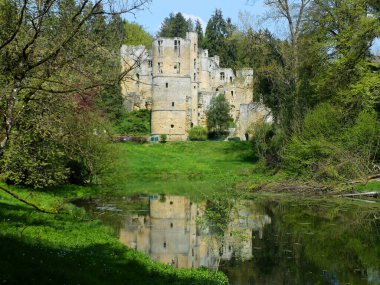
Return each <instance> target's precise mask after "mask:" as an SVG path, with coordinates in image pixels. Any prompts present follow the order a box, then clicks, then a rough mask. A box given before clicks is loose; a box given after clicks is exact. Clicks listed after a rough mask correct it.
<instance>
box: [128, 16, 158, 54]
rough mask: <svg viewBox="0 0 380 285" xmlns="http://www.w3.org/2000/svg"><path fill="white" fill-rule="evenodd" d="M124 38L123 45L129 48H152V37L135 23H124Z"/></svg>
mask: <svg viewBox="0 0 380 285" xmlns="http://www.w3.org/2000/svg"><path fill="white" fill-rule="evenodd" d="M124 29H125V36H124V41H123V43H124V44H126V45H130V46H138V45H143V46H145V47H146V48H147V49H150V48H151V47H152V41H153V37H152V36H151V35H150V34H149V33H148V32H146V31H145V30H144V28H143V27H142V26H140V25H138V24H135V23H129V22H128V21H125V22H124Z"/></svg>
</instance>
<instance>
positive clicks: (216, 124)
mask: <svg viewBox="0 0 380 285" xmlns="http://www.w3.org/2000/svg"><path fill="white" fill-rule="evenodd" d="M206 116H207V129H208V130H209V131H215V132H217V133H222V132H224V131H226V130H227V129H228V126H229V124H230V122H231V121H232V117H231V115H230V104H229V103H228V101H227V100H226V98H225V97H224V95H223V94H219V95H218V96H216V97H213V98H212V99H211V102H210V106H209V107H208V109H207V111H206Z"/></svg>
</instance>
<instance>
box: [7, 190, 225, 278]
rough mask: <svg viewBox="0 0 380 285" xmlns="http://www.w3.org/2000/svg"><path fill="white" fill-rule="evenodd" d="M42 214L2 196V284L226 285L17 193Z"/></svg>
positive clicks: (39, 196) (68, 208) (42, 198)
mask: <svg viewBox="0 0 380 285" xmlns="http://www.w3.org/2000/svg"><path fill="white" fill-rule="evenodd" d="M13 190H14V191H17V193H18V194H19V195H20V196H23V197H27V198H28V199H30V200H31V201H33V202H34V203H38V204H39V205H40V206H43V207H44V208H46V209H50V208H60V209H61V211H63V212H64V213H63V214H43V213H40V212H37V211H35V210H33V209H32V208H31V207H29V206H26V205H24V204H22V203H20V202H18V201H17V200H15V199H13V198H11V197H10V196H9V195H8V194H5V193H4V192H0V257H1V258H0V282H1V283H2V284H226V283H227V280H226V278H225V276H224V275H223V274H221V273H214V272H211V271H207V270H184V269H174V268H172V267H170V266H166V265H163V264H160V263H158V262H155V261H152V260H150V259H149V258H148V257H147V256H146V255H144V254H142V253H139V252H136V251H134V250H130V249H128V248H127V247H126V246H124V245H122V244H121V243H120V242H119V241H118V240H117V237H116V236H114V234H113V232H112V231H111V230H110V229H109V228H107V227H105V226H103V225H102V224H101V223H100V222H99V221H96V220H94V221H93V220H91V217H89V216H88V215H87V214H86V213H84V211H83V210H82V209H79V208H76V207H74V206H73V205H70V204H66V203H63V202H62V199H61V198H59V197H58V198H57V197H55V196H54V195H52V194H51V193H41V192H30V191H28V190H27V189H16V188H13Z"/></svg>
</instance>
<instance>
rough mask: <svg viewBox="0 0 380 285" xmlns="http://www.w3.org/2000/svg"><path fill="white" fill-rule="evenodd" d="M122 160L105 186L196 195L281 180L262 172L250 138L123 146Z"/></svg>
mask: <svg viewBox="0 0 380 285" xmlns="http://www.w3.org/2000/svg"><path fill="white" fill-rule="evenodd" d="M117 147H118V157H119V158H118V159H117V161H116V162H115V163H114V165H113V169H112V172H111V173H109V175H108V176H107V179H106V184H107V185H108V187H109V189H110V190H111V191H112V192H113V193H118V194H122V195H133V194H141V193H143V194H150V193H159V194H161V193H164V194H182V195H189V196H191V197H192V198H197V197H203V196H205V195H206V196H207V195H212V194H215V193H216V194H218V193H220V194H224V192H225V191H226V188H228V187H230V186H231V187H239V186H241V187H240V188H244V187H247V186H250V185H259V184H261V183H263V182H266V181H268V180H276V179H280V178H281V177H280V176H276V178H274V177H271V176H269V175H265V174H262V172H261V171H258V167H257V165H255V164H254V163H253V162H252V157H251V155H252V150H251V145H250V144H249V143H246V142H210V141H208V142H207V141H205V142H176V143H166V144H142V145H141V144H133V143H125V144H119V145H118V146H117Z"/></svg>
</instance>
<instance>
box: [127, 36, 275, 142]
mask: <svg viewBox="0 0 380 285" xmlns="http://www.w3.org/2000/svg"><path fill="white" fill-rule="evenodd" d="M121 55H122V65H123V69H124V71H129V70H130V72H129V74H130V76H129V78H128V79H126V80H125V81H124V82H123V84H122V92H123V96H124V99H125V107H126V108H127V109H128V110H133V109H142V108H149V109H151V111H152V121H151V131H152V135H161V134H166V135H168V139H169V140H185V139H187V137H188V134H187V131H188V130H189V129H190V128H191V127H193V126H198V125H201V126H205V125H206V115H205V112H206V110H207V108H208V106H209V104H210V101H211V99H212V98H213V97H214V96H217V95H218V94H220V93H223V94H225V97H226V99H227V100H228V101H229V103H230V105H231V115H232V117H233V119H234V120H235V122H236V126H237V127H236V131H235V134H233V135H236V136H239V137H240V138H241V139H245V135H244V134H245V132H246V129H247V128H248V126H249V125H250V123H251V122H252V120H259V119H263V118H264V117H265V116H267V115H268V111H267V110H266V109H265V108H264V107H263V106H262V105H261V104H259V103H257V102H256V103H255V102H253V101H252V94H253V70H252V69H248V68H247V69H242V70H238V71H236V75H235V73H234V72H233V70H232V69H231V68H220V67H219V57H218V56H214V57H209V56H208V51H207V50H202V49H199V48H198V36H197V34H196V33H187V36H186V38H185V39H183V38H158V39H156V40H154V42H153V47H152V50H149V51H148V50H146V49H145V47H144V46H123V47H122V49H121Z"/></svg>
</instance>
